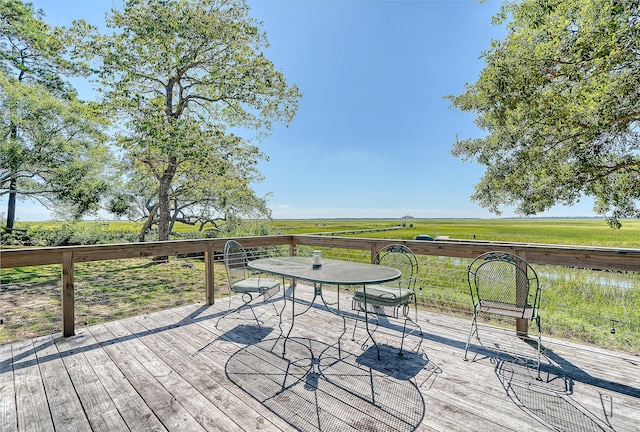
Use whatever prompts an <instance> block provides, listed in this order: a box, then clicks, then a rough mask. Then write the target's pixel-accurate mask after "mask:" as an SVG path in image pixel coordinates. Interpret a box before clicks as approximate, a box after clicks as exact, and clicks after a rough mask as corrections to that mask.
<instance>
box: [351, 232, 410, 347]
mask: <svg viewBox="0 0 640 432" xmlns="http://www.w3.org/2000/svg"><path fill="white" fill-rule="evenodd" d="M374 263H375V264H380V265H385V266H389V267H393V268H395V269H398V270H400V272H401V273H402V276H400V278H399V279H396V280H394V281H391V282H387V283H385V284H375V285H365V286H363V287H361V288H357V289H356V290H355V291H354V293H353V301H352V309H353V310H355V311H357V312H358V313H357V316H356V322H355V324H354V326H353V336H352V340H355V333H356V327H357V325H358V318H359V317H360V312H364V314H365V319H364V322H365V327H366V329H367V334H368V335H369V338H370V339H371V340H372V341H373V343H374V345H375V346H376V349H377V351H378V359H380V348H379V347H378V344H377V343H376V341H375V339H374V337H373V331H371V330H370V328H369V314H373V315H375V316H376V322H377V316H378V315H383V316H387V317H391V318H396V319H397V318H399V317H403V318H404V325H403V328H402V340H401V342H400V351H399V352H398V355H400V356H402V349H403V346H404V339H405V336H406V335H407V333H406V330H407V321H410V322H411V323H412V324H413V325H414V326H415V327H416V328H417V329H418V330H419V332H420V335H422V328H421V327H420V325H419V324H418V304H417V298H416V293H415V287H416V281H417V278H418V260H417V259H416V256H415V255H414V253H413V252H412V251H411V249H409V248H408V247H407V246H404V245H401V244H392V245H388V246H386V247H384V248H382V249H381V250H380V251H379V252H378V253H377V254H376V257H375V259H374ZM412 303H413V305H414V310H415V316H416V319H415V321H414V320H412V319H411V317H410V316H409V309H410V305H411V304H412ZM376 329H377V328H376ZM374 331H375V329H374ZM367 340H368V339H367ZM365 343H366V341H365Z"/></svg>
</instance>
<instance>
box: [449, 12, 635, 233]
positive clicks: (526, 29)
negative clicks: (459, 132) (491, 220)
mask: <svg viewBox="0 0 640 432" xmlns="http://www.w3.org/2000/svg"><path fill="white" fill-rule="evenodd" d="M639 10H640V9H639V8H638V3H637V2H635V1H615V0H595V1H590V2H584V1H581V0H561V1H537V0H525V1H508V2H506V3H505V5H504V6H503V9H502V12H501V13H500V14H499V15H498V16H497V17H495V21H496V22H497V23H503V22H508V23H507V30H508V34H507V36H506V38H505V39H504V40H501V41H494V42H493V43H492V45H491V47H490V48H489V49H488V50H487V51H486V52H485V53H484V54H483V56H484V58H485V60H486V66H485V68H484V70H483V71H482V73H481V74H480V77H479V79H478V81H477V82H476V83H475V84H470V85H467V88H466V91H465V92H464V93H463V94H461V95H459V96H449V98H450V100H451V101H452V104H453V106H454V107H456V108H459V109H461V110H463V111H470V112H475V113H476V114H477V119H476V123H477V125H478V126H479V127H480V128H481V129H483V130H485V131H486V132H487V134H486V136H484V137H482V138H469V139H462V140H458V141H457V142H456V143H455V145H454V147H453V154H454V155H456V156H459V157H462V158H464V159H465V160H469V159H470V160H475V161H477V162H479V163H480V164H482V165H485V166H486V167H487V170H486V173H485V175H484V176H483V178H482V179H481V181H480V182H479V183H478V184H477V185H476V188H475V193H474V194H473V196H472V198H473V199H474V200H476V201H478V202H479V203H480V204H481V205H482V206H484V207H486V208H488V209H490V210H491V211H493V212H495V213H497V214H499V213H500V206H503V205H507V206H515V207H516V209H517V211H518V212H519V213H520V214H522V215H533V214H537V213H540V212H542V211H544V210H547V209H549V208H550V207H551V206H553V205H555V204H563V205H572V204H574V203H576V202H577V201H578V200H580V198H581V197H582V196H584V195H588V196H592V197H594V198H595V200H596V205H595V210H596V211H597V212H598V213H599V214H601V215H605V216H608V217H609V222H610V224H611V225H612V226H614V227H619V220H620V219H621V218H625V217H632V218H637V217H638V216H640V211H639V210H638V207H637V203H638V199H640V187H638V184H640V156H639V150H640V136H639V135H638V125H639V123H638V121H639V120H640V91H639V89H640V75H638V73H637V71H638V69H640V56H638V52H639V51H640V12H639Z"/></svg>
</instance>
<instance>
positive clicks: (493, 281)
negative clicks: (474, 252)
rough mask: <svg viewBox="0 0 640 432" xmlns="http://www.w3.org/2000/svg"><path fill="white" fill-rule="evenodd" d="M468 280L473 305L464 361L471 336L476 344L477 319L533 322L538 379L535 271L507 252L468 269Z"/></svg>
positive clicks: (483, 257) (480, 260) (479, 260)
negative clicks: (482, 316)
mask: <svg viewBox="0 0 640 432" xmlns="http://www.w3.org/2000/svg"><path fill="white" fill-rule="evenodd" d="M467 278H468V281H469V291H470V293H471V300H472V303H473V320H472V321H471V328H470V329H469V337H468V338H467V344H466V346H465V349H464V360H465V361H466V360H467V351H468V350H469V343H470V341H471V336H473V334H474V333H475V335H476V338H477V339H478V342H480V336H479V335H478V315H480V314H492V315H499V316H503V317H512V318H521V319H528V320H531V321H535V322H536V325H537V327H538V338H537V348H538V359H537V372H538V379H540V353H541V328H540V314H539V309H538V308H539V305H540V283H539V281H538V275H537V274H536V271H535V270H534V269H533V267H531V266H530V265H529V264H528V263H527V262H526V261H525V260H523V259H522V258H520V257H519V256H517V255H513V254H511V253H508V252H486V253H483V254H482V255H480V256H478V257H476V258H475V259H474V260H473V261H472V262H471V264H470V265H469V268H468V272H467Z"/></svg>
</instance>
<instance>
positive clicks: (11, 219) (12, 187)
mask: <svg viewBox="0 0 640 432" xmlns="http://www.w3.org/2000/svg"><path fill="white" fill-rule="evenodd" d="M17 195H18V184H17V180H16V178H15V177H13V178H12V179H11V182H10V183H9V202H8V203H7V226H6V228H5V230H6V231H7V232H9V233H10V232H12V231H13V226H14V224H15V221H16V196H17Z"/></svg>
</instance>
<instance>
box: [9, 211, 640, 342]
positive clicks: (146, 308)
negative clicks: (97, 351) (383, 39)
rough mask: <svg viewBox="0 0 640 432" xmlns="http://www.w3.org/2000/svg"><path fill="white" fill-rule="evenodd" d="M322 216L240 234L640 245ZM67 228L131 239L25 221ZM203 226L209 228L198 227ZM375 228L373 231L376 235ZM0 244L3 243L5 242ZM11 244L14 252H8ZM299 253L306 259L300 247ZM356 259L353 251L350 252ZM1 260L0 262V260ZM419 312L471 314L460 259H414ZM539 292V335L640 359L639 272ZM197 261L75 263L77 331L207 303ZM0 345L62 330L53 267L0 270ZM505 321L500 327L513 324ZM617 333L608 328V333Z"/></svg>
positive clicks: (103, 226) (534, 227)
mask: <svg viewBox="0 0 640 432" xmlns="http://www.w3.org/2000/svg"><path fill="white" fill-rule="evenodd" d="M405 222H406V226H404V227H401V228H398V226H399V225H400V224H401V221H400V219H397V220H392V219H384V220H383V219H371V220H360V219H358V220H356V219H320V220H274V221H269V222H265V221H247V222H246V224H245V225H246V226H245V227H244V233H245V234H243V235H262V233H264V229H263V228H261V227H262V226H263V225H264V224H265V223H267V224H268V225H269V227H270V229H271V230H273V232H274V233H282V234H316V233H336V232H338V233H340V234H339V235H341V236H347V237H367V238H388V239H413V237H415V236H416V235H418V234H428V235H430V236H433V237H437V236H447V237H450V238H452V239H468V240H471V239H476V240H487V241H505V242H523V243H541V244H565V245H585V246H605V247H616V248H618V247H622V248H634V249H635V248H640V221H637V220H627V221H623V228H622V229H619V230H614V229H611V228H609V227H608V225H607V224H606V222H605V221H604V220H602V219H492V220H481V219H438V220H435V219H413V220H409V221H405ZM63 225H64V226H65V227H66V228H65V229H67V230H69V231H73V232H75V233H79V234H83V235H80V236H79V238H80V239H82V238H86V237H88V235H87V233H90V232H94V231H96V230H98V231H105V232H106V231H110V232H121V233H136V232H137V230H138V229H139V225H138V224H135V223H132V222H117V221H116V222H113V221H110V222H105V221H99V222H94V221H86V222H82V223H78V224H75V225H65V224H63V223H61V222H42V223H39V222H31V223H23V224H21V225H19V228H23V229H28V230H56V229H60V227H62V226H63ZM205 228H206V227H205ZM376 230H380V231H376ZM175 232H176V235H175V236H174V238H175V239H179V238H194V237H200V236H203V234H202V233H198V232H194V229H193V227H191V226H187V225H177V226H176V229H175ZM3 247H5V246H3ZM14 247H15V246H14ZM300 252H301V253H307V252H308V251H306V250H303V251H300ZM327 252H328V253H331V254H334V256H335V257H336V258H343V259H354V260H365V261H366V260H367V259H368V253H367V252H364V253H363V254H362V256H361V257H360V256H359V255H358V254H357V252H356V251H340V250H333V251H327ZM354 254H355V255H354ZM0 258H1V256H0ZM419 259H420V276H419V278H420V280H419V286H420V291H419V293H418V297H419V303H420V306H421V307H423V308H425V309H429V310H433V311H437V312H441V313H447V314H454V315H458V316H468V314H469V312H470V300H469V290H468V286H467V283H466V266H467V265H468V262H467V261H466V260H461V259H455V258H445V257H429V256H420V257H419ZM216 269H217V270H216V275H215V280H216V287H218V288H217V291H216V298H217V301H224V298H223V297H224V295H225V294H226V288H224V286H225V284H226V278H225V273H224V269H223V268H222V266H217V267H216ZM536 270H537V271H538V274H539V276H540V279H541V282H542V284H543V287H544V291H543V294H542V296H543V297H542V316H543V321H542V324H543V335H547V336H553V337H559V338H565V339H568V340H574V341H579V342H586V343H591V344H594V345H598V346H603V347H606V348H612V349H618V350H621V351H627V352H632V353H635V354H638V353H640V307H638V306H639V305H640V269H639V272H626V273H618V272H615V273H614V272H597V271H588V270H579V269H568V268H562V267H553V266H536ZM203 281H204V265H203V263H202V261H201V260H199V259H197V258H182V257H175V258H172V259H171V260H170V261H169V262H168V263H164V264H158V263H153V262H151V260H149V259H143V258H141V259H129V260H112V261H102V262H90V263H79V264H77V265H76V267H75V283H76V321H77V325H79V326H82V325H91V324H95V323H98V322H104V321H109V320H114V319H118V318H122V317H125V316H130V315H137V314H142V313H146V312H150V311H153V310H157V309H162V308H168V307H173V306H177V305H180V304H184V303H197V302H201V303H203V302H204V287H203ZM0 283H1V286H0V318H1V319H2V324H1V325H0V343H6V342H10V341H14V340H20V339H26V338H30V337H34V336H38V335H42V334H50V333H56V332H58V331H59V329H60V326H61V312H60V311H61V303H60V267H59V266H41V267H23V268H16V269H3V270H2V274H1V275H0ZM494 324H499V325H500V324H503V325H505V326H507V327H509V326H512V323H508V322H507V323H494ZM612 329H615V331H612Z"/></svg>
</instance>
